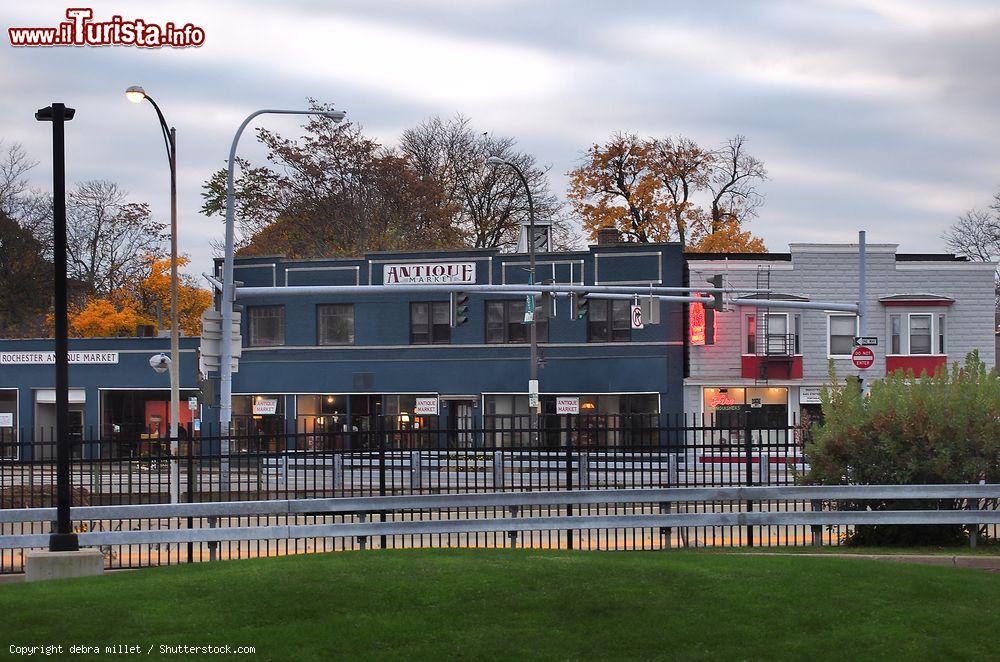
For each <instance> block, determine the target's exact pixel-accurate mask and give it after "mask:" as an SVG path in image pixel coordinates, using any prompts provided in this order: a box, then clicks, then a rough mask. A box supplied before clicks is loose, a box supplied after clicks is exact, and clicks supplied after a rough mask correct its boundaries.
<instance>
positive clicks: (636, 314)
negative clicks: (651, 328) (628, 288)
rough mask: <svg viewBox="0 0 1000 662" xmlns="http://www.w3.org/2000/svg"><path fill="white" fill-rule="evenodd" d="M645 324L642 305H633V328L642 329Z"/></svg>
mask: <svg viewBox="0 0 1000 662" xmlns="http://www.w3.org/2000/svg"><path fill="white" fill-rule="evenodd" d="M644 326H645V325H643V323H642V306H632V328H633V329H642V328H644Z"/></svg>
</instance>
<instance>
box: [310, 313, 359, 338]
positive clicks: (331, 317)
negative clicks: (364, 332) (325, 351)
mask: <svg viewBox="0 0 1000 662" xmlns="http://www.w3.org/2000/svg"><path fill="white" fill-rule="evenodd" d="M316 344H318V345H353V344H354V304H352V303H331V304H323V305H320V306H316Z"/></svg>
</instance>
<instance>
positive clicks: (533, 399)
mask: <svg viewBox="0 0 1000 662" xmlns="http://www.w3.org/2000/svg"><path fill="white" fill-rule="evenodd" d="M528 406H529V407H537V406H538V394H537V393H529V394H528Z"/></svg>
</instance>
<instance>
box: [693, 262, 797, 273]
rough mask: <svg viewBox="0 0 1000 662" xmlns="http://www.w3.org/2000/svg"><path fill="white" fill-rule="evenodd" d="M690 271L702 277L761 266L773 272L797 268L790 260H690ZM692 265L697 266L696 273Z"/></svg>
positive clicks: (749, 269) (755, 269) (753, 269)
mask: <svg viewBox="0 0 1000 662" xmlns="http://www.w3.org/2000/svg"><path fill="white" fill-rule="evenodd" d="M687 262H688V271H689V272H690V273H691V274H692V275H694V274H696V273H697V275H699V276H701V275H703V274H709V273H710V272H713V271H718V270H720V269H722V270H726V271H757V269H758V268H759V267H761V266H768V267H769V268H770V269H771V270H772V271H793V270H794V269H795V267H794V266H793V265H792V263H791V262H789V261H788V260H773V261H772V260H693V259H688V261H687ZM691 265H696V266H697V267H698V269H699V270H698V271H697V272H696V271H695V269H694V268H692V266H691Z"/></svg>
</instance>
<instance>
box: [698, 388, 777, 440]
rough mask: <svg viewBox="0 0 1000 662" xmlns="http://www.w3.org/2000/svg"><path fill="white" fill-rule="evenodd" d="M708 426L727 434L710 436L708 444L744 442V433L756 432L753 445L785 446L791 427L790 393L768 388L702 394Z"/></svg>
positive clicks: (728, 389) (716, 391) (712, 390)
mask: <svg viewBox="0 0 1000 662" xmlns="http://www.w3.org/2000/svg"><path fill="white" fill-rule="evenodd" d="M702 397H703V402H702V406H703V411H704V414H705V420H704V425H705V426H706V427H708V428H715V429H717V430H722V431H725V432H724V433H723V434H709V435H708V436H707V438H706V442H707V443H716V442H718V443H722V444H732V443H738V442H741V441H742V439H743V430H744V429H745V428H746V427H749V428H750V429H751V430H752V431H753V433H752V434H753V441H754V442H755V443H760V442H762V441H763V442H768V443H770V442H772V441H773V442H779V441H780V442H784V441H785V440H786V439H787V430H786V428H787V427H788V389H787V388H785V387H780V386H767V387H742V386H738V387H728V388H727V387H719V388H706V389H703V390H702Z"/></svg>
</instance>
